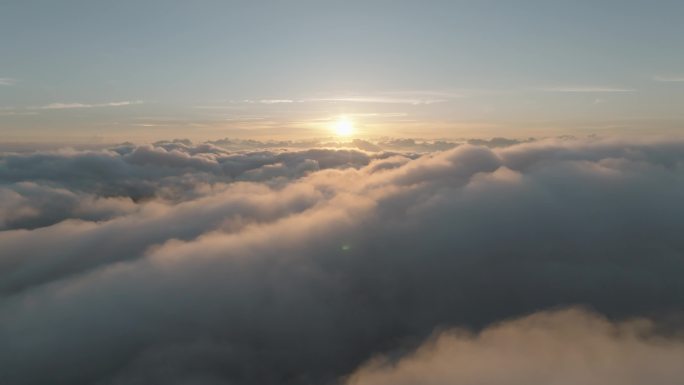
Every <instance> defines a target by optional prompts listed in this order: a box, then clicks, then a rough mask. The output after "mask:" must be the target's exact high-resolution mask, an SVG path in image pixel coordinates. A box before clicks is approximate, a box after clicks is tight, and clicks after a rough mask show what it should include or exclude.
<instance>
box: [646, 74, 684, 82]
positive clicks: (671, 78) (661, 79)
mask: <svg viewBox="0 0 684 385" xmlns="http://www.w3.org/2000/svg"><path fill="white" fill-rule="evenodd" d="M653 80H655V81H657V82H665V83H684V75H673V76H662V75H657V76H654V77H653Z"/></svg>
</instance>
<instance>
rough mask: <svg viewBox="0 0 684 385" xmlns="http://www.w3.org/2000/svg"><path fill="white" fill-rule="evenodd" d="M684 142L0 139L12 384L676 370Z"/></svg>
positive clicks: (570, 376) (492, 379) (629, 380)
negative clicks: (60, 145)
mask: <svg viewBox="0 0 684 385" xmlns="http://www.w3.org/2000/svg"><path fill="white" fill-rule="evenodd" d="M683 199H684V141H659V140H637V139H632V140H618V139H547V140H538V141H524V142H517V141H509V140H504V139H495V140H490V141H471V142H470V143H466V142H464V143H450V142H422V141H415V140H385V141H379V142H368V141H355V142H353V143H352V145H351V146H343V147H342V146H339V145H333V144H320V143H318V144H315V145H312V144H302V143H278V142H273V143H260V142H253V141H228V140H224V141H216V142H207V143H201V144H193V143H191V142H189V141H185V140H179V141H168V142H158V143H155V144H151V145H134V144H122V145H117V146H111V147H105V148H97V149H94V148H93V149H85V148H82V149H45V150H40V151H28V150H26V149H22V150H21V151H19V150H16V151H12V150H11V149H5V152H3V153H2V154H0V383H2V384H10V385H12V384H56V385H59V384H69V385H72V384H96V385H138V384H140V385H142V384H170V385H173V384H178V385H180V384H198V385H205V384H206V385H210V384H226V385H243V384H244V385H252V384H253V385H257V384H274V385H275V384H347V385H385V384H387V385H389V384H392V385H395V384H396V385H403V384H407V385H408V384H418V383H420V384H435V385H437V384H439V385H441V384H487V385H504V384H507V385H518V384H520V385H523V384H525V385H528V384H555V385H566V384H567V385H574V384H589V385H594V384H596V385H599V384H600V385H670V384H676V383H681V382H682V381H683V380H684V365H682V362H684V321H683V320H684V318H682V306H683V305H684V280H682V276H683V275H684V236H683V234H684V232H683V231H684V203H683V202H684V201H683Z"/></svg>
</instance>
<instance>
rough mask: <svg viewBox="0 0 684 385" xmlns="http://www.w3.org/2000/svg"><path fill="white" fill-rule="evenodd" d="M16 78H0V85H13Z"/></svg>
mask: <svg viewBox="0 0 684 385" xmlns="http://www.w3.org/2000/svg"><path fill="white" fill-rule="evenodd" d="M17 82H18V80H17V79H13V78H0V86H13V85H15V84H17Z"/></svg>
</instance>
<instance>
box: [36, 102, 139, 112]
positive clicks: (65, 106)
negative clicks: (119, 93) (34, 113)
mask: <svg viewBox="0 0 684 385" xmlns="http://www.w3.org/2000/svg"><path fill="white" fill-rule="evenodd" d="M136 104H143V101H142V100H124V101H120V102H109V103H96V104H85V103H50V104H47V105H45V106H39V107H31V108H30V109H34V110H68V109H74V108H100V107H123V106H131V105H136Z"/></svg>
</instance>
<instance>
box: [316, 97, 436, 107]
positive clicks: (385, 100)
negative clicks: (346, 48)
mask: <svg viewBox="0 0 684 385" xmlns="http://www.w3.org/2000/svg"><path fill="white" fill-rule="evenodd" d="M308 101H312V102H347V103H377V104H410V105H414V106H417V105H427V104H436V103H444V102H447V101H448V100H447V99H418V98H398V97H364V96H356V97H332V98H316V99H308Z"/></svg>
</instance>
